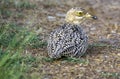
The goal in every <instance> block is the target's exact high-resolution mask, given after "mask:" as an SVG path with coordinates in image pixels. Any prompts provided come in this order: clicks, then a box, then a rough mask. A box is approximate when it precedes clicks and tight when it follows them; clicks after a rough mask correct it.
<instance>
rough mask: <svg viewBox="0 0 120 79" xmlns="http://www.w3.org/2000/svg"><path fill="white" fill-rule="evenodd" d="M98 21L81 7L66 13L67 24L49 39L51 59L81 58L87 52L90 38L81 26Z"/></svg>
mask: <svg viewBox="0 0 120 79" xmlns="http://www.w3.org/2000/svg"><path fill="white" fill-rule="evenodd" d="M89 18H92V19H97V17H96V16H93V15H91V14H89V13H88V12H87V11H86V10H85V9H82V8H80V7H76V8H72V9H70V10H69V11H68V12H67V13H66V17H65V21H66V23H65V24H63V25H61V26H60V27H58V28H56V29H55V30H53V31H52V32H51V34H50V35H49V38H48V46H47V47H48V55H49V56H50V57H51V58H56V59H57V58H61V57H62V56H68V57H81V56H82V55H83V54H84V53H85V52H86V50H87V47H88V37H87V35H86V34H85V33H84V32H83V29H82V26H81V25H80V24H81V23H82V22H83V21H85V20H86V19H89Z"/></svg>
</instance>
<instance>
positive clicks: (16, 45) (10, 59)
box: [0, 23, 37, 79]
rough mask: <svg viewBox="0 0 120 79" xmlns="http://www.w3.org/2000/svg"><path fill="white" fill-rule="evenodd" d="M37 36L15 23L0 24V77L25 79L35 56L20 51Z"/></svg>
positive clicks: (28, 45) (31, 43)
mask: <svg viewBox="0 0 120 79" xmlns="http://www.w3.org/2000/svg"><path fill="white" fill-rule="evenodd" d="M35 38H37V37H36V35H35V34H34V33H33V32H29V31H28V30H27V29H25V28H22V27H20V26H18V25H16V24H13V23H8V24H3V25H2V24H1V26H0V71H2V72H1V73H0V79H27V76H26V72H28V71H29V69H30V68H31V66H32V64H34V62H36V58H34V57H32V56H31V55H30V54H27V56H26V55H24V54H23V53H22V52H24V50H26V48H27V47H30V45H31V46H32V45H34V42H33V40H34V39H35Z"/></svg>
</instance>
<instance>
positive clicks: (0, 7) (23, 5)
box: [0, 0, 36, 18]
mask: <svg viewBox="0 0 120 79" xmlns="http://www.w3.org/2000/svg"><path fill="white" fill-rule="evenodd" d="M35 7H36V5H35V4H32V3H30V2H29V0H1V1H0V15H1V16H2V17H3V18H9V17H10V16H11V15H12V16H14V14H13V10H16V11H18V13H17V16H18V17H20V16H23V15H21V12H22V11H23V9H34V8H35Z"/></svg>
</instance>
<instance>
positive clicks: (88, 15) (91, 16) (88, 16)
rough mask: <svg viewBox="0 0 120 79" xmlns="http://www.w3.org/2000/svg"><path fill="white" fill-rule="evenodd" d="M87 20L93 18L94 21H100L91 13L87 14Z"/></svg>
mask: <svg viewBox="0 0 120 79" xmlns="http://www.w3.org/2000/svg"><path fill="white" fill-rule="evenodd" d="M86 18H92V19H94V20H97V19H98V18H97V16H93V15H91V14H89V13H87V14H86Z"/></svg>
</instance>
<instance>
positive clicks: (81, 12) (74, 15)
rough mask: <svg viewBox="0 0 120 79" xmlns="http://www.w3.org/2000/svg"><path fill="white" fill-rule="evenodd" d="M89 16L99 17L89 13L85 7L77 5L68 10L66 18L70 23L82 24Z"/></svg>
mask: <svg viewBox="0 0 120 79" xmlns="http://www.w3.org/2000/svg"><path fill="white" fill-rule="evenodd" d="M88 18H92V19H97V17H96V16H93V15H91V14H89V13H88V12H87V11H86V10H85V9H83V8H78V7H76V8H72V9H70V10H69V11H68V12H67V14H66V17H65V20H66V22H69V23H73V24H80V23H82V22H83V21H84V20H86V19H88Z"/></svg>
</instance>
